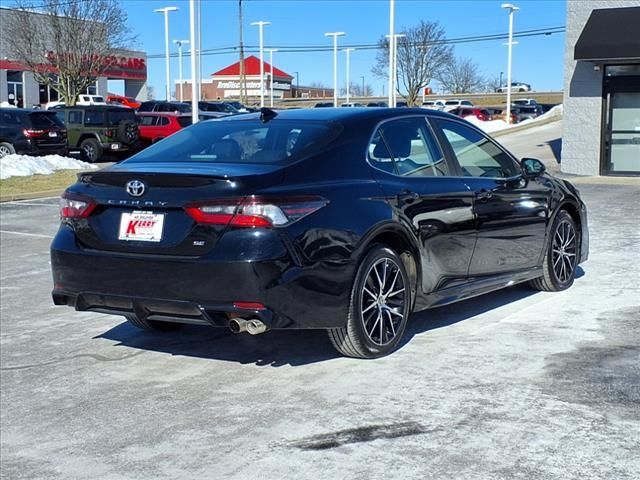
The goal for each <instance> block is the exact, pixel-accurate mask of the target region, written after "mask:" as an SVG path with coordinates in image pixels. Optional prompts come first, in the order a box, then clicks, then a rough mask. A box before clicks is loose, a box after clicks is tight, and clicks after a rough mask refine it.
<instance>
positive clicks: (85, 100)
mask: <svg viewBox="0 0 640 480" xmlns="http://www.w3.org/2000/svg"><path fill="white" fill-rule="evenodd" d="M106 104H107V102H105V101H104V97H102V96H100V95H80V96H79V97H78V101H77V102H76V105H106ZM64 106H65V105H64V102H49V103H47V104H46V105H45V106H44V108H45V109H46V110H49V109H50V108H54V107H64Z"/></svg>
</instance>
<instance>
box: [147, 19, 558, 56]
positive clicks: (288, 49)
mask: <svg viewBox="0 0 640 480" xmlns="http://www.w3.org/2000/svg"><path fill="white" fill-rule="evenodd" d="M565 31H566V27H565V26H557V27H549V28H536V29H530V30H522V31H520V32H515V33H514V34H513V37H514V38H526V37H536V36H548V35H552V34H555V33H564V32H565ZM508 37H509V34H508V33H496V34H485V35H472V36H466V37H455V38H448V39H444V40H441V41H438V42H427V43H414V44H412V45H415V46H420V45H423V46H425V47H427V46H430V45H442V44H445V45H458V44H463V43H476V42H488V41H495V40H505V39H507V38H508ZM269 48H277V49H278V52H279V53H317V52H328V51H332V49H333V47H332V46H331V45H307V46H293V45H269ZM341 48H355V49H357V50H378V49H379V48H381V47H380V45H379V44H378V43H353V44H344V45H341ZM245 49H246V51H247V52H248V53H257V52H258V46H257V45H248V46H245ZM237 50H238V46H236V45H232V46H226V47H217V48H208V49H203V50H201V55H203V56H204V55H206V56H212V55H228V54H230V53H235V52H236V51H237ZM170 56H171V57H174V58H175V57H177V53H171V54H170ZM156 58H165V55H164V54H149V55H147V59H156Z"/></svg>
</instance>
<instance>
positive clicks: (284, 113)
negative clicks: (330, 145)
mask: <svg viewBox="0 0 640 480" xmlns="http://www.w3.org/2000/svg"><path fill="white" fill-rule="evenodd" d="M277 113H278V116H277V117H276V118H277V119H278V120H294V121H295V120H301V121H305V120H310V121H337V122H342V121H351V120H372V121H382V120H386V119H387V118H395V117H405V116H411V115H421V116H425V115H428V116H433V117H446V118H449V117H450V116H449V115H448V114H447V113H443V112H439V111H437V110H426V109H424V108H419V107H412V108H407V107H402V108H388V107H374V108H372V107H353V108H340V107H329V108H300V109H291V110H278V111H277ZM259 117H260V113H248V114H245V115H232V116H229V117H223V118H221V119H220V121H232V122H235V121H244V120H255V119H256V118H259Z"/></svg>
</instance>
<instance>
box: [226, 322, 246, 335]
mask: <svg viewBox="0 0 640 480" xmlns="http://www.w3.org/2000/svg"><path fill="white" fill-rule="evenodd" d="M248 323H249V322H248V321H247V320H245V319H244V318H232V319H231V320H229V330H231V331H232V332H233V333H242V332H246V331H247V324H248Z"/></svg>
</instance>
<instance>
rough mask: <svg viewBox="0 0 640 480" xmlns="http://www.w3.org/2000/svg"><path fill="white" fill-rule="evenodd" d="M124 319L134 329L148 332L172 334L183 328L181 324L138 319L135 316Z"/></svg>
mask: <svg viewBox="0 0 640 480" xmlns="http://www.w3.org/2000/svg"><path fill="white" fill-rule="evenodd" d="M125 318H126V319H127V321H128V322H129V323H130V324H131V325H133V326H134V327H137V328H140V329H142V330H147V331H150V332H173V331H175V330H178V329H180V328H182V326H183V325H182V324H181V323H175V322H161V321H158V320H147V319H143V318H140V317H138V316H137V315H127V316H126V317H125Z"/></svg>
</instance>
